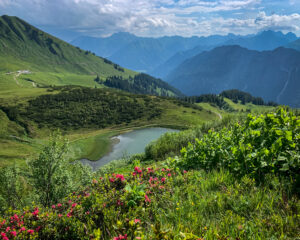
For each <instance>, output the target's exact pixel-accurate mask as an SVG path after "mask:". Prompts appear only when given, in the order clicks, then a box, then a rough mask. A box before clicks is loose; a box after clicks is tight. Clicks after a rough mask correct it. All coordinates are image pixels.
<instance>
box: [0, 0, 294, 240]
mask: <svg viewBox="0 0 300 240" xmlns="http://www.w3.org/2000/svg"><path fill="white" fill-rule="evenodd" d="M188 2H189V3H188V4H193V2H194V1H188ZM223 2H225V1H220V2H219V3H215V4H223ZM110 3H111V4H112V5H113V4H115V3H114V1H112V2H110ZM241 3H242V1H235V2H234V6H240V4H241ZM5 4H8V3H6V2H5ZM5 4H2V5H1V3H0V6H1V7H3V6H4V5H5ZM45 4H46V2H45ZM61 4H62V5H63V6H64V4H66V2H63V3H61ZM81 4H82V3H81V1H76V4H75V2H74V6H73V7H74V9H75V8H76V6H81ZM85 4H87V6H88V3H87V2H86V3H85ZM94 4H96V3H94ZM152 4H156V3H152ZM174 4H175V2H174ZM179 4H180V5H181V6H184V5H185V4H187V3H183V1H180V2H179ZM201 4H203V2H201ZM226 4H232V2H231V3H226ZM247 4H248V2H247ZM53 6H55V8H57V7H58V6H57V5H56V4H54V5H53ZM205 6H206V7H208V6H211V4H208V2H205ZM226 6H227V5H226ZM40 7H42V5H41V6H40ZM238 8H239V7H238ZM85 9H87V8H85ZM105 9H106V10H107V9H109V11H112V10H113V8H110V7H109V8H105ZM162 9H164V11H165V9H166V8H162ZM50 10H51V9H49V11H50ZM98 10H99V11H100V10H101V11H104V9H102V8H99V9H98ZM0 12H1V9H0ZM89 13H90V14H92V11H91V12H89ZM59 14H61V13H59ZM104 15H105V14H104ZM260 15H263V14H262V13H261V14H260ZM59 16H61V15H59ZM73 17H74V15H73ZM75 18H78V19H80V17H79V16H76V17H74V19H75ZM61 19H64V20H67V22H69V21H71V20H72V19H73V18H72V17H71V18H69V16H68V18H67V19H65V18H61ZM259 21H260V19H256V20H255V23H256V22H259ZM149 22H154V23H155V24H156V25H157V26H156V27H158V28H161V27H162V24H167V23H168V22H167V21H158V22H155V21H154V20H153V19H151V21H149ZM149 22H148V23H147V24H146V25H145V22H141V23H140V24H137V23H136V24H135V25H136V26H135V27H136V28H139V27H141V26H148V24H149ZM128 23H129V22H127V21H126V24H128ZM190 23H191V22H190ZM77 24H78V23H77ZM99 24H101V21H100V23H99ZM105 24H109V23H108V22H106V23H105ZM126 24H125V25H126ZM90 25H92V24H91V22H90V23H89V24H88V25H87V26H89V27H88V28H89V29H92V28H90ZM76 26H77V25H76ZM103 26H104V25H102V27H103ZM48 27H49V26H48ZM148 27H149V26H148ZM49 28H51V27H49ZM54 28H55V27H54ZM54 28H53V29H54ZM100 29H101V28H96V30H97V31H101V30H100ZM287 29H290V28H286V29H285V30H287ZM96 30H95V29H94V30H92V31H96ZM86 32H89V31H88V29H87V28H85V27H84V28H78V29H77V28H75V27H74V26H72V27H71V28H69V29H68V30H66V33H64V32H63V31H62V32H61V33H60V34H61V35H63V36H67V37H68V41H70V42H71V44H70V43H68V42H66V41H63V40H61V39H58V38H57V37H55V36H52V35H50V34H48V33H46V32H44V31H42V30H40V29H38V28H36V27H34V26H33V25H31V24H29V23H28V22H26V21H24V20H22V19H21V18H19V17H11V16H8V15H3V16H1V17H0V183H1V184H0V239H3V240H10V239H24V240H28V239H45V240H48V239H49V240H52V239H58V240H60V239H62V240H63V239H66V240H67V239H72V240H73V239H74V240H76V239H78V240H79V239H80V240H81V239H86V240H91V239H93V240H122V239H128V240H129V239H141V240H148V239H149V240H151V239H159V240H161V239H165V240H202V239H207V240H215V239H217V240H229V239H236V240H238V239H241V240H242V239H245V240H246V239H298V238H299V232H300V224H299V223H300V218H299V211H300V201H299V195H300V190H299V186H300V178H299V172H300V158H299V156H300V155H299V151H300V111H299V107H300V85H299V84H300V82H299V79H300V75H299V74H300V72H299V69H300V52H299V49H298V45H299V44H298V43H299V39H298V37H297V36H296V34H294V33H291V32H287V31H284V33H282V32H275V31H273V30H265V29H264V28H262V29H261V31H258V32H257V33H255V34H250V33H249V34H248V35H238V34H232V33H227V32H226V34H220V35H219V34H214V35H209V36H188V37H184V36H162V37H142V36H136V35H134V34H131V33H128V32H119V33H117V32H116V30H113V34H112V35H109V36H108V35H103V36H102V37H96V36H93V34H92V35H89V36H85V35H84V34H85V33H86ZM223 33H224V32H223ZM70 36H76V38H75V39H73V40H72V41H71V40H70ZM72 44H74V46H73V45H72ZM161 78H162V79H161Z"/></svg>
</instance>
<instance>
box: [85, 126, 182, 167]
mask: <svg viewBox="0 0 300 240" xmlns="http://www.w3.org/2000/svg"><path fill="white" fill-rule="evenodd" d="M128 130H129V129H128ZM176 131H179V130H177V129H171V128H162V127H146V128H145V127H144V128H138V129H134V130H131V131H123V132H124V133H122V134H119V135H116V136H113V137H111V147H110V150H111V151H110V152H108V153H107V154H106V155H105V156H103V157H101V158H99V159H98V160H97V161H90V160H89V159H86V158H83V159H81V160H80V161H81V162H82V163H83V164H88V165H90V166H91V167H92V168H93V169H94V170H95V169H97V168H99V167H102V166H104V165H106V164H108V163H109V162H111V161H113V160H118V159H122V158H124V157H125V158H126V157H130V156H132V155H134V154H139V153H143V152H144V151H145V147H146V146H147V145H148V144H149V143H150V142H152V141H155V140H157V139H158V138H159V137H160V136H161V135H163V134H165V133H167V132H176Z"/></svg>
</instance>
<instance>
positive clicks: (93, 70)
mask: <svg viewBox="0 0 300 240" xmlns="http://www.w3.org/2000/svg"><path fill="white" fill-rule="evenodd" d="M0 36H1V38H0V58H2V59H4V58H5V65H4V66H3V64H1V70H2V71H3V70H5V71H9V70H11V71H13V70H19V69H20V67H30V70H32V71H53V72H59V71H63V72H70V73H77V74H99V75H100V74H101V75H104V76H108V75H113V74H117V75H124V74H123V72H124V71H122V70H120V69H116V68H115V67H114V65H113V64H108V63H106V62H105V61H104V59H102V58H99V57H96V56H94V55H93V54H91V53H89V52H87V51H83V50H81V49H78V48H75V47H73V46H71V45H70V44H68V43H66V42H64V41H61V40H59V39H57V38H55V37H53V36H51V35H49V34H47V33H45V32H42V31H40V30H39V29H37V28H35V27H33V26H31V25H30V24H28V23H26V22H24V21H23V20H21V19H19V18H17V17H9V16H2V17H1V18H0ZM128 73H129V72H128ZM128 73H127V74H128ZM131 74H134V73H133V72H131Z"/></svg>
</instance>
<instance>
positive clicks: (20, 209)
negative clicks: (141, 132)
mask: <svg viewBox="0 0 300 240" xmlns="http://www.w3.org/2000/svg"><path fill="white" fill-rule="evenodd" d="M228 123H230V121H229V122H228ZM225 124H226V123H222V124H220V125H219V126H218V125H216V127H215V131H214V130H208V128H211V127H212V125H210V127H209V126H208V127H207V128H206V127H203V128H202V129H201V128H199V129H198V130H197V131H198V132H199V133H197V134H198V135H200V134H201V133H200V132H201V131H203V132H206V131H207V132H208V133H207V134H201V136H202V139H201V140H198V139H196V141H195V143H194V144H193V145H192V144H190V145H189V146H188V147H187V148H184V149H183V150H182V157H181V158H178V157H175V158H169V159H168V160H166V161H164V162H161V163H156V164H154V165H151V166H149V165H146V164H147V162H145V163H144V165H141V163H139V162H138V161H136V159H137V158H140V157H139V156H136V157H134V158H133V159H132V160H131V161H130V162H128V163H127V165H124V166H123V169H119V170H118V171H120V170H121V171H122V173H121V174H120V173H117V172H116V171H113V169H115V168H109V167H107V168H106V169H107V170H109V171H105V170H99V171H98V172H95V173H93V174H92V173H91V172H89V170H88V169H86V168H83V167H82V166H81V165H78V164H75V165H73V164H67V163H66V162H65V160H64V157H63V156H64V154H65V153H66V148H65V147H66V142H65V141H62V140H61V139H59V137H54V138H53V139H52V140H51V141H50V143H49V144H48V145H47V146H45V147H44V149H43V151H42V152H41V154H40V156H39V157H38V158H36V159H34V160H32V161H30V162H28V169H26V171H24V173H20V171H19V170H17V169H16V168H9V169H8V168H6V169H2V170H3V171H2V172H1V174H0V178H1V183H4V184H1V185H0V207H2V208H0V210H2V213H3V214H2V217H0V234H1V239H3V240H8V239H103V240H106V239H110V240H121V239H169V240H171V239H176V240H177V239H178V240H199V239H218V240H225V239H279V238H280V239H296V238H297V237H299V234H298V233H299V231H300V224H299V211H300V202H299V199H298V196H297V193H299V189H297V184H299V172H300V171H299V166H300V162H299V146H300V144H299V139H300V137H299V136H300V132H299V129H300V120H299V117H298V116H296V115H294V114H293V112H288V111H286V110H285V109H278V110H277V111H276V112H274V113H268V114H266V115H261V116H257V117H254V116H252V115H249V116H248V118H247V119H246V120H245V122H241V123H236V124H235V125H232V126H231V127H227V128H223V129H222V130H220V131H216V130H217V129H219V128H220V127H221V126H222V125H225ZM226 125H227V124H226ZM186 133H187V132H186ZM186 135H187V134H186ZM184 136H185V135H177V137H178V138H182V137H184ZM187 136H188V138H189V135H187ZM169 140H170V139H169ZM185 140H186V139H185ZM182 142H184V139H183V140H182ZM60 156H61V157H60ZM130 163H132V165H129V164H130ZM80 166H81V167H80ZM186 170H188V171H186ZM92 176H93V178H92ZM47 179H48V180H49V181H48V182H47V181H46V180H47ZM262 180H263V181H262ZM24 183H27V184H28V186H27V188H24V185H26V184H24ZM22 185H23V188H22V187H20V186H22ZM47 186H49V187H47ZM291 186H293V187H294V188H291ZM26 189H27V195H26V193H24V192H23V191H26ZM29 189H30V190H29ZM63 189H64V190H65V191H62V190H63ZM29 193H30V194H29ZM24 195H25V196H27V198H29V200H35V203H33V204H31V203H30V202H29V200H27V201H25V200H26V199H25V200H24V199H23V198H24ZM22 196H23V197H22ZM47 196H48V197H47ZM63 197H65V198H63ZM47 198H48V199H49V200H50V201H45V199H47ZM14 199H15V201H14ZM3 201H6V205H5V206H3V205H1V204H3ZM22 201H23V202H22ZM24 206H27V207H24ZM4 210H5V211H4Z"/></svg>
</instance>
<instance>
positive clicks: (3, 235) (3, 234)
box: [1, 232, 8, 240]
mask: <svg viewBox="0 0 300 240" xmlns="http://www.w3.org/2000/svg"><path fill="white" fill-rule="evenodd" d="M1 237H2V239H3V240H8V237H7V236H6V234H5V233H4V232H2V233H1Z"/></svg>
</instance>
